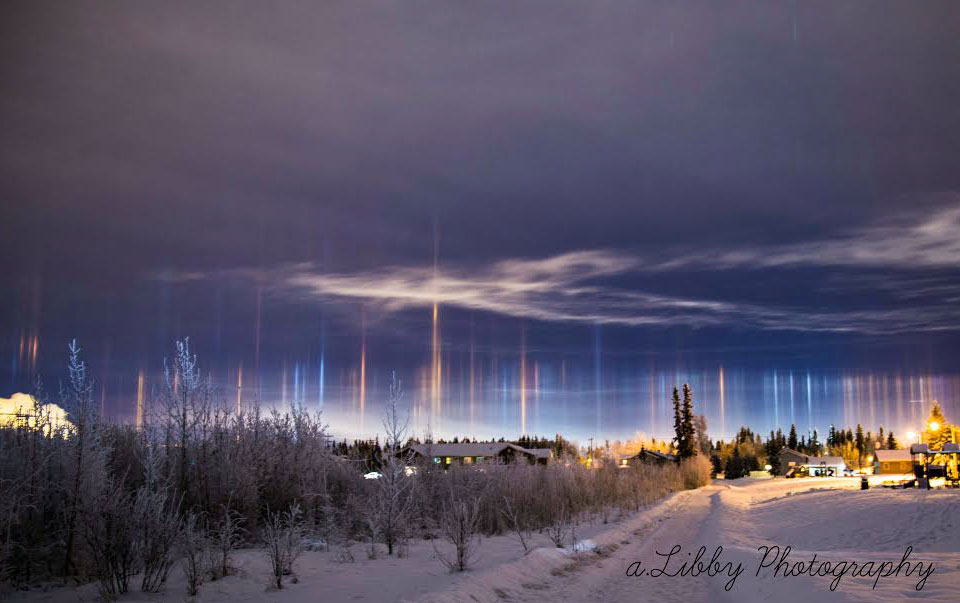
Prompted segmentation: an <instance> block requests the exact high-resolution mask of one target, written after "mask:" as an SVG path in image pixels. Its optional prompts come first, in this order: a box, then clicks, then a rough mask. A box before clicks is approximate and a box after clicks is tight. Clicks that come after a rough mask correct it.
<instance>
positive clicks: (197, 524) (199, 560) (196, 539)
mask: <svg viewBox="0 0 960 603" xmlns="http://www.w3.org/2000/svg"><path fill="white" fill-rule="evenodd" d="M208 552H209V542H208V541H207V538H206V535H205V534H204V530H203V525H202V522H201V520H200V516H198V515H197V514H196V513H194V512H192V511H190V512H188V513H187V515H186V518H185V519H184V522H183V530H182V531H181V533H180V553H181V554H182V555H183V557H182V558H181V563H182V565H183V575H184V577H186V579H187V595H189V596H191V597H192V596H195V595H196V594H197V589H199V588H200V585H201V584H203V580H204V578H205V577H206V574H207V572H208V569H207V568H206V567H205V565H206V563H207V560H208V559H209V556H208Z"/></svg>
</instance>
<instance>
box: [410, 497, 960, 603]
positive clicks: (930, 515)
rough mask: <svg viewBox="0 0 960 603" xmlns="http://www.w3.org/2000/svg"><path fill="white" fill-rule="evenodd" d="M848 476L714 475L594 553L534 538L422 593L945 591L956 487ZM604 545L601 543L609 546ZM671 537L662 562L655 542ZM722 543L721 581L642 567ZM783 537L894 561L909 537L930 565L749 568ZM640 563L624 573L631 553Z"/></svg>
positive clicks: (673, 597)
mask: <svg viewBox="0 0 960 603" xmlns="http://www.w3.org/2000/svg"><path fill="white" fill-rule="evenodd" d="M858 485H859V482H858V481H856V480H850V479H836V480H825V479H812V480H765V481H762V480H757V481H751V480H745V481H736V482H717V483H715V484H714V485H711V486H708V487H705V488H701V489H699V490H696V491H689V492H682V493H679V494H677V495H675V496H674V497H672V498H671V499H669V500H667V501H665V502H664V503H662V504H660V505H658V506H656V507H654V508H652V509H650V510H649V511H647V512H645V513H643V514H641V515H639V516H637V517H635V518H633V519H631V520H629V521H628V522H626V525H625V526H623V527H621V529H620V530H619V531H618V530H617V529H614V530H611V531H610V532H609V533H606V534H602V535H599V536H598V537H597V540H598V542H600V543H601V544H602V545H605V546H604V547H603V548H604V549H605V550H606V551H607V554H605V555H600V556H597V555H593V554H590V555H582V556H581V558H580V559H579V560H578V561H575V562H574V561H570V560H568V559H567V558H565V557H563V556H562V555H559V553H558V552H557V551H555V550H552V551H551V550H538V551H534V552H533V553H531V555H530V556H528V557H527V558H525V559H523V560H520V561H519V562H517V563H515V564H509V565H507V566H504V567H501V568H497V569H496V570H495V571H491V572H482V573H478V574H476V575H474V576H471V577H468V578H466V579H465V580H464V581H462V582H460V583H458V584H457V585H456V586H455V587H454V588H453V589H450V590H448V591H445V592H437V593H433V594H432V595H429V596H427V597H424V598H423V599H422V601H425V602H444V603H446V602H448V601H498V602H502V601H518V602H522V603H548V602H549V603H555V602H557V601H591V602H594V601H596V602H614V601H616V602H621V601H656V602H661V603H664V602H666V603H668V602H671V601H683V602H685V603H691V602H698V601H711V602H712V601H731V602H732V601H738V602H742V601H771V600H772V601H780V602H784V603H791V602H795V603H809V601H811V600H824V601H840V602H845V601H877V602H880V601H883V602H885V603H886V602H889V601H896V600H910V599H921V600H924V601H938V602H939V601H956V600H958V596H957V594H956V593H957V592H958V591H960V520H958V518H956V517H955V516H956V514H957V513H958V512H960V492H957V491H939V492H927V491H917V490H907V491H891V490H871V491H869V492H862V491H859V490H858V489H857V486H858ZM611 545H612V546H611ZM678 545H679V547H680V552H679V553H677V554H675V555H674V556H673V557H672V558H671V559H670V562H669V564H668V565H666V566H665V565H664V564H665V557H664V556H662V555H658V552H659V553H662V554H666V553H668V552H669V551H671V549H673V548H675V547H677V546H678ZM718 545H720V546H722V547H723V552H722V555H721V556H720V557H719V560H720V565H721V568H723V569H725V570H726V569H727V568H726V566H725V564H726V563H727V562H730V563H731V565H730V569H735V568H736V567H737V566H739V565H742V568H743V571H742V574H740V575H739V576H737V578H736V580H735V581H734V583H733V586H732V589H731V590H729V591H727V590H725V589H724V586H725V585H726V584H727V583H728V582H729V581H730V579H731V576H730V575H729V574H728V572H727V571H721V572H716V573H715V575H713V576H708V575H707V574H706V573H702V574H700V575H686V576H679V575H678V576H656V574H655V575H654V576H651V575H650V574H649V571H650V570H652V569H658V568H665V569H666V570H667V572H668V573H671V574H672V573H674V572H676V571H677V570H678V569H679V568H680V567H681V564H683V563H684V562H688V563H689V562H690V561H691V560H692V559H693V557H694V556H695V555H696V553H697V550H698V549H699V548H700V547H701V546H704V547H706V554H705V556H704V557H703V558H702V561H703V564H704V565H707V564H708V562H709V561H710V559H711V556H712V555H713V553H714V551H715V549H716V547H717V546H718ZM787 545H789V546H791V547H792V551H791V553H790V555H789V560H790V562H791V564H792V563H795V562H800V561H806V562H809V561H810V560H811V559H812V558H813V556H814V554H816V559H817V560H818V561H829V562H830V563H831V564H834V565H835V564H837V563H839V562H844V561H856V562H858V563H861V564H862V563H869V562H873V563H874V566H872V567H879V564H880V563H883V562H884V561H888V562H890V563H891V564H897V563H899V562H900V560H901V559H902V557H903V554H904V550H905V549H906V548H907V547H908V546H912V547H913V548H914V552H913V553H912V556H911V558H910V559H911V561H912V562H914V563H916V562H917V561H923V562H924V565H927V564H929V563H931V562H932V563H933V564H934V567H935V571H934V573H933V574H931V575H930V577H929V578H928V579H927V581H926V582H925V584H924V586H923V589H922V590H921V591H917V590H915V586H916V585H917V583H918V581H919V580H920V573H919V571H917V573H916V575H913V576H899V577H897V576H893V577H888V578H885V579H882V580H880V581H879V583H878V585H877V587H876V588H875V589H874V588H873V584H874V579H873V578H870V577H866V576H865V577H862V578H861V577H854V576H852V575H850V574H849V573H848V574H845V575H843V576H841V578H840V582H839V584H838V586H837V588H836V590H834V591H830V590H829V587H830V582H831V581H832V580H833V579H834V576H833V575H828V576H810V575H802V576H792V577H787V578H785V577H783V576H774V575H772V574H773V568H767V569H764V570H762V572H761V575H760V576H757V574H756V572H757V569H758V566H759V565H760V562H761V559H762V558H763V553H761V552H758V547H761V546H780V547H785V546H787ZM637 561H639V562H641V569H645V570H646V572H645V573H643V574H642V575H640V576H628V575H627V570H628V568H629V567H630V566H631V564H633V563H634V562H637Z"/></svg>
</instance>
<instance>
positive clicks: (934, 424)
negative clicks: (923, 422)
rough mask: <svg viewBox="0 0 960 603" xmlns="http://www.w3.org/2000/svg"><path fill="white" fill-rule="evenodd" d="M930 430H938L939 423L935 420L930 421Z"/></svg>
mask: <svg viewBox="0 0 960 603" xmlns="http://www.w3.org/2000/svg"><path fill="white" fill-rule="evenodd" d="M930 431H940V423H938V422H936V421H930Z"/></svg>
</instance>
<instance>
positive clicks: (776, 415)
mask: <svg viewBox="0 0 960 603" xmlns="http://www.w3.org/2000/svg"><path fill="white" fill-rule="evenodd" d="M777 385H778V384H777V371H776V370H774V371H773V423H774V425H776V426H777V427H780V388H779V387H777Z"/></svg>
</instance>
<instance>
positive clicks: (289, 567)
mask: <svg viewBox="0 0 960 603" xmlns="http://www.w3.org/2000/svg"><path fill="white" fill-rule="evenodd" d="M301 515H302V514H301V512H300V507H299V506H298V505H296V504H294V505H293V506H291V507H290V510H289V511H285V512H283V513H270V514H268V515H267V518H266V522H265V525H264V527H263V532H262V535H263V542H264V550H265V551H266V553H267V558H268V559H269V560H270V570H271V573H272V579H273V583H274V585H276V587H277V588H278V589H281V588H283V577H284V576H289V575H290V574H292V573H293V564H294V562H295V561H296V560H297V558H298V557H299V556H300V553H302V552H303V522H302V519H301Z"/></svg>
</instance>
